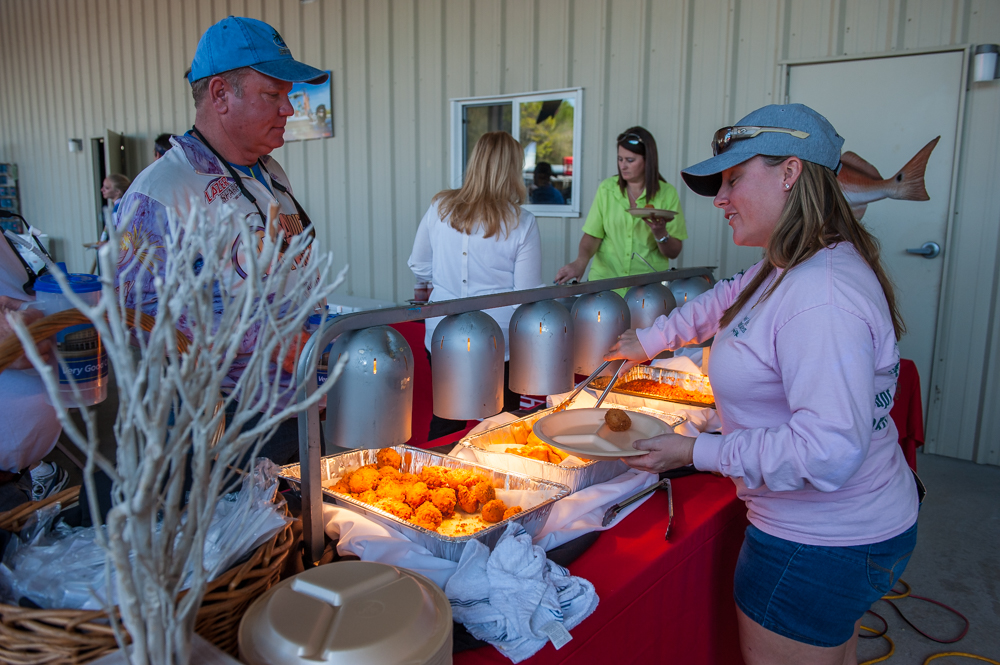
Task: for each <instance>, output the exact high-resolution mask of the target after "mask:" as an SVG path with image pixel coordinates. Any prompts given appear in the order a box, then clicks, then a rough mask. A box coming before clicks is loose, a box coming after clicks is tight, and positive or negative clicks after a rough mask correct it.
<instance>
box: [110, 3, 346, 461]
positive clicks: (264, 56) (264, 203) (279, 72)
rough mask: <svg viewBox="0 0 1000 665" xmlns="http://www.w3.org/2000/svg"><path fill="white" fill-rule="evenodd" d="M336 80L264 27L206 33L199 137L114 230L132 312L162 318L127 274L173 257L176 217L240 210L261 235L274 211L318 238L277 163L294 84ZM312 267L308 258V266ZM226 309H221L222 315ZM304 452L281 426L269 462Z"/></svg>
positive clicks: (141, 179) (176, 140)
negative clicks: (171, 217) (171, 231)
mask: <svg viewBox="0 0 1000 665" xmlns="http://www.w3.org/2000/svg"><path fill="white" fill-rule="evenodd" d="M328 77H329V74H327V73H326V72H324V71H322V70H320V69H316V68H315V67H310V66H309V65H306V64H304V63H301V62H299V61H297V60H295V58H293V57H292V53H291V50H290V49H289V48H288V46H287V45H286V44H285V42H284V40H283V39H282V38H281V35H279V34H278V31H277V30H275V29H274V28H272V27H271V26H269V25H268V24H267V23H264V22H263V21H258V20H256V19H252V18H241V17H236V16H230V17H228V18H225V19H223V20H221V21H219V22H218V23H216V24H215V25H213V26H212V27H210V28H209V29H208V30H206V31H205V34H204V35H202V37H201V40H200V41H199V42H198V47H197V49H196V50H195V54H194V60H193V61H192V62H191V69H190V71H189V72H188V73H187V80H188V82H189V83H190V84H191V94H192V96H193V97H194V105H195V122H194V127H192V128H191V129H190V130H189V131H188V132H187V133H186V134H184V135H181V136H173V137H171V139H170V142H171V144H172V145H173V146H174V148H173V149H171V150H168V151H167V152H166V153H165V154H164V155H163V157H162V158H160V159H158V160H156V161H154V162H153V163H152V164H151V165H150V166H149V167H148V168H146V169H145V170H144V171H143V172H142V173H140V174H139V176H138V177H137V178H136V179H135V182H133V183H132V186H131V187H129V189H128V191H127V192H126V193H125V196H124V197H123V198H122V200H121V203H120V205H119V207H118V213H117V216H116V219H115V225H116V227H117V228H118V229H119V232H120V233H121V236H122V246H121V249H120V252H121V254H120V259H119V262H118V265H119V269H118V273H117V274H116V275H115V282H116V286H117V287H118V289H119V290H120V291H124V292H125V294H126V297H125V302H126V306H127V307H131V308H137V307H141V308H142V310H143V311H144V312H146V313H148V314H152V315H155V314H156V308H157V300H156V291H155V286H154V284H153V280H150V279H141V275H140V273H139V271H138V270H132V271H130V270H129V264H130V259H131V257H132V256H134V255H135V254H136V253H137V252H139V251H146V252H149V251H154V252H157V253H159V254H161V255H164V254H165V253H164V250H163V247H164V246H165V245H166V243H165V242H164V241H163V238H164V237H165V236H166V233H167V210H168V209H172V210H174V211H177V212H178V213H180V214H185V213H186V212H187V211H188V210H189V209H190V208H191V206H192V205H199V206H204V207H206V208H207V209H208V211H209V213H210V217H211V214H212V213H215V214H220V215H221V214H224V211H223V210H222V207H223V206H229V207H233V208H235V209H236V210H237V211H238V213H239V214H243V215H245V216H246V218H247V221H248V223H249V224H250V227H251V228H255V229H256V230H257V232H258V233H259V234H260V233H263V232H264V228H265V226H266V225H265V219H266V215H267V213H266V211H267V210H268V208H269V206H271V205H272V204H276V205H277V206H278V222H279V224H280V227H281V229H282V231H283V232H284V234H285V237H286V238H291V237H293V236H295V235H297V234H300V233H314V231H313V228H312V224H311V222H310V221H309V217H308V215H306V213H305V211H304V210H303V209H302V207H301V206H300V205H299V203H298V202H297V201H296V200H295V198H294V196H292V187H291V184H290V183H289V182H288V177H287V176H286V175H285V172H284V170H282V168H281V166H280V165H279V164H278V162H277V161H275V160H274V159H272V158H271V157H270V153H271V151H273V150H274V149H275V148H280V147H281V146H282V145H283V144H284V142H285V140H284V133H285V122H286V121H287V119H288V118H289V116H291V115H292V114H293V113H294V111H293V109H292V105H291V103H290V102H289V100H288V93H289V92H290V91H291V89H292V84H293V83H295V82H308V83H324V82H326V80H327V78H328ZM229 246H230V247H231V248H232V251H231V253H230V255H231V268H232V273H233V274H232V279H233V282H234V283H238V282H239V280H241V279H246V277H247V270H246V260H247V257H248V255H249V254H250V253H251V252H254V251H256V248H255V247H251V246H244V245H243V243H242V240H241V239H240V237H239V234H234V236H233V238H232V242H231V243H230V245H229ZM306 261H307V257H302V262H303V265H304V264H305V262H306ZM156 264H157V265H159V266H163V265H164V262H163V261H162V260H161V261H157V262H156ZM221 307H222V303H219V311H221ZM255 343H256V339H245V340H244V343H243V348H241V352H247V353H249V352H251V351H252V350H253V347H254V344H255ZM279 375H280V376H281V378H280V380H281V381H282V383H283V384H286V385H287V384H290V383H291V382H292V377H291V376H288V375H285V374H281V373H280V372H279ZM238 378H239V371H238V370H236V371H234V372H233V373H231V375H230V377H229V383H228V385H226V386H223V387H224V388H227V387H230V388H231V387H233V386H235V383H236V381H237V379H238ZM285 429H287V430H288V431H287V432H284V433H283V430H285ZM286 434H287V436H285V435H286ZM297 450H298V432H297V428H296V424H295V421H294V420H292V421H290V422H286V423H285V424H283V425H282V429H279V431H278V434H277V435H276V436H275V437H274V438H273V439H272V441H271V442H269V443H268V444H266V445H265V446H264V449H263V451H262V453H261V454H262V455H263V456H266V457H270V458H271V459H273V460H274V461H275V462H277V463H279V464H283V463H285V462H287V461H289V460H290V458H292V457H293V456H294V455H295V453H296V452H297Z"/></svg>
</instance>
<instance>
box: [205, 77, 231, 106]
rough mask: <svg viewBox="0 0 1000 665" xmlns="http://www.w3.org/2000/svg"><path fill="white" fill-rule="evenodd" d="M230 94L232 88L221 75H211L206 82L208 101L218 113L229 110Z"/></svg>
mask: <svg viewBox="0 0 1000 665" xmlns="http://www.w3.org/2000/svg"><path fill="white" fill-rule="evenodd" d="M230 94H232V90H231V89H230V88H229V84H228V83H226V79H224V78H222V77H221V76H213V77H212V78H211V80H210V81H209V82H208V101H209V102H210V103H211V104H212V108H214V109H215V111H216V113H218V114H219V115H222V114H224V113H227V112H228V111H229V95H230Z"/></svg>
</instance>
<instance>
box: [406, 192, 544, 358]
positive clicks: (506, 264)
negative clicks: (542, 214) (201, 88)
mask: <svg viewBox="0 0 1000 665" xmlns="http://www.w3.org/2000/svg"><path fill="white" fill-rule="evenodd" d="M407 265H408V266H409V267H410V270H412V271H413V274H414V275H415V276H416V278H417V281H423V282H431V283H432V284H433V285H434V290H433V291H432V292H431V297H430V299H431V302H440V301H442V300H454V299H456V298H469V297H472V296H482V295H488V294H491V293H504V292H506V291H519V290H521V289H533V288H536V287H538V286H541V285H542V241H541V236H540V235H539V233H538V224H537V223H536V222H535V216H534V215H532V214H531V213H530V212H528V211H527V210H521V216H520V218H519V219H518V223H517V226H516V227H514V228H513V229H510V230H509V232H508V234H507V235H506V236H505V235H504V233H503V231H501V232H500V233H498V234H496V235H494V236H492V237H490V238H484V237H483V230H482V229H481V228H479V229H476V230H475V231H474V232H473V233H472V234H471V235H470V234H466V233H462V232H460V231H457V230H455V229H454V228H452V226H451V225H450V224H449V223H448V222H447V221H445V220H442V219H441V217H440V215H439V214H438V207H437V202H434V203H432V204H431V207H430V208H428V209H427V213H426V214H425V215H424V217H423V219H421V220H420V226H419V227H418V228H417V237H416V238H415V239H414V240H413V252H412V253H411V254H410V258H409V260H408V261H407ZM515 309H517V307H515V306H513V305H512V306H509V307H498V308H496V309H488V310H485V311H486V313H487V314H489V315H490V316H492V317H493V319H494V320H495V321H496V322H497V323H498V324H499V325H500V328H501V329H502V330H503V335H504V339H505V340H506V339H507V336H508V326H509V325H510V319H511V316H513V315H514V310H515ZM441 318H442V317H439V316H438V317H434V318H430V319H427V333H426V335H425V336H424V346H425V347H426V348H428V349H429V348H430V345H431V339H432V338H433V336H434V329H435V328H436V327H437V324H438V322H440V321H441ZM506 346H507V349H506V352H505V354H504V359H509V358H510V343H509V342H508V343H507V345H506Z"/></svg>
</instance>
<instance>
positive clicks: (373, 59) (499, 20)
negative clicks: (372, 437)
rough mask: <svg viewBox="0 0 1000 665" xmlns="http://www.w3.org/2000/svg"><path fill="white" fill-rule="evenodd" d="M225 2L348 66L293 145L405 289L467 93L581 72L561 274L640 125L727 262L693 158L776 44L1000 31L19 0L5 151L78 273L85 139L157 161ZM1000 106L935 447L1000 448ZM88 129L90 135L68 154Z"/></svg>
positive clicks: (648, 1)
mask: <svg viewBox="0 0 1000 665" xmlns="http://www.w3.org/2000/svg"><path fill="white" fill-rule="evenodd" d="M228 14H237V15H239V14H242V15H248V16H253V17H255V18H261V19H263V20H266V21H268V22H271V23H272V24H274V25H275V26H276V27H277V28H278V29H279V30H280V31H281V32H282V34H283V36H284V37H285V40H286V41H287V42H288V44H289V46H290V47H291V48H292V50H293V52H294V53H295V54H296V55H297V56H298V57H300V58H301V59H304V60H305V61H307V62H310V63H312V64H315V65H317V66H320V67H323V68H325V69H330V70H331V71H332V72H333V121H334V137H333V138H331V139H324V140H315V141H309V142H302V143H295V144H290V145H288V146H286V147H284V148H282V149H280V150H278V151H276V153H275V156H276V157H277V158H278V159H279V160H280V161H281V162H282V164H283V165H284V166H285V168H286V170H287V171H288V173H289V174H290V176H291V178H292V182H293V186H294V189H295V191H296V194H297V196H298V198H299V199H300V201H302V203H303V205H304V206H305V207H306V209H307V210H308V212H309V214H310V216H311V217H312V219H313V221H314V222H315V223H316V225H317V230H318V235H319V237H320V240H321V242H322V244H323V245H324V246H326V247H329V248H331V249H332V251H334V253H335V255H336V256H337V258H338V260H340V261H343V262H345V263H347V262H350V263H351V271H350V276H349V281H348V283H347V284H346V285H345V287H343V288H344V289H345V291H347V292H349V293H352V294H354V295H359V296H367V297H376V298H384V299H390V300H397V301H402V300H404V299H405V298H407V297H410V293H411V286H412V276H411V275H410V273H409V271H408V270H407V268H406V258H407V257H408V255H409V251H410V248H411V245H412V240H413V236H414V234H415V232H416V227H417V224H418V222H419V219H420V217H421V216H422V214H423V212H424V211H425V210H426V208H427V206H428V204H429V202H430V199H431V197H433V195H434V194H435V193H437V192H438V191H440V190H441V189H443V188H444V187H446V186H447V185H448V180H447V174H448V169H449V164H448V155H449V142H450V127H449V122H450V119H449V107H448V100H449V99H450V98H455V97H467V96H470V95H491V94H503V93H514V92H522V91H528V90H532V89H552V88H560V87H575V86H581V87H583V88H584V104H583V146H582V154H581V155H579V157H578V160H577V168H579V169H580V172H581V175H582V179H581V183H580V191H578V192H576V193H575V194H576V195H577V196H579V197H580V201H581V204H582V205H581V208H582V211H583V216H581V217H580V218H543V219H540V220H539V225H540V230H541V235H542V241H543V250H542V254H543V277H544V278H545V280H546V281H548V280H550V279H551V278H552V276H553V275H554V273H555V271H556V269H558V268H559V267H560V266H561V265H563V264H564V263H565V262H567V261H569V260H571V259H573V258H575V256H576V251H577V245H578V243H579V239H580V233H581V231H580V229H581V227H582V225H583V220H584V218H585V216H586V212H587V210H588V209H589V207H590V204H591V201H592V200H593V196H594V192H595V190H596V188H597V185H598V183H599V182H600V180H601V179H603V178H605V177H607V176H609V175H612V174H614V173H615V147H614V137H615V135H616V134H617V133H618V132H620V131H622V130H623V129H624V128H625V127H627V126H629V125H632V124H642V125H644V126H646V127H647V128H648V129H650V131H652V132H653V134H654V135H655V136H656V138H657V143H658V147H659V150H660V163H661V171H662V172H663V175H664V176H665V177H666V178H667V179H668V180H669V181H670V182H672V183H673V184H674V185H675V186H677V187H678V190H679V191H680V192H681V196H682V204H683V206H684V210H685V214H686V216H687V219H688V230H689V234H690V236H691V237H690V238H689V239H688V240H687V241H686V242H685V244H684V251H683V253H682V254H681V257H680V260H679V262H678V263H679V264H680V265H681V266H692V265H705V264H708V265H718V266H720V274H728V273H732V272H735V271H736V270H738V269H740V268H743V267H746V266H747V265H749V264H750V263H752V262H753V261H755V260H756V259H757V257H758V256H759V252H758V251H757V250H754V249H746V248H736V247H734V246H733V245H732V243H731V240H730V232H729V229H728V228H727V227H726V225H725V222H724V220H722V219H721V217H720V215H719V213H718V211H717V210H716V209H715V208H714V207H713V206H712V203H711V201H710V200H708V199H704V198H702V197H698V196H694V195H693V194H691V193H690V192H688V191H687V190H686V189H685V188H684V187H683V184H682V182H681V180H680V176H679V171H680V169H681V168H683V167H684V166H687V165H689V164H692V163H694V162H696V161H700V160H701V159H704V158H705V157H707V156H708V154H709V152H708V139H709V137H710V136H711V133H712V132H713V131H715V129H717V128H718V127H720V126H722V125H724V124H727V123H730V122H733V121H735V120H737V119H738V118H739V117H741V116H742V115H744V114H745V113H746V112H748V111H749V110H752V109H753V108H756V107H758V106H761V105H763V104H767V103H772V102H779V101H781V100H779V99H777V95H778V94H779V92H780V90H781V88H782V86H781V81H780V80H779V76H780V72H781V69H780V67H779V65H778V62H779V61H781V60H783V59H805V58H818V57H830V56H836V55H842V54H867V53H872V54H878V53H887V52H898V51H903V50H906V49H914V48H929V47H937V46H945V45H953V44H963V43H982V42H989V43H995V42H997V41H1000V37H998V34H1000V3H997V2H996V1H995V0H753V1H752V2H751V1H750V0H699V1H698V2H695V1H694V0H419V1H416V2H415V1H412V0H409V1H408V0H317V1H316V2H313V3H307V4H302V3H301V2H298V0H210V1H208V2H199V1H198V0H177V1H173V2H165V1H163V0H34V1H32V2H25V1H23V0H0V160H3V161H11V162H16V163H17V164H18V165H19V167H20V172H21V186H22V207H23V212H24V214H25V216H26V217H27V218H28V219H29V221H31V222H32V223H34V224H35V225H37V226H38V227H39V228H41V229H43V230H44V231H46V232H48V233H49V234H50V236H52V237H53V240H54V241H55V242H54V244H55V246H56V248H57V251H58V252H59V253H60V254H61V258H64V259H65V260H67V261H68V263H69V265H70V267H71V269H73V270H85V269H87V268H89V264H90V260H91V256H92V255H91V256H88V255H87V254H86V253H85V251H84V249H83V248H82V243H83V242H87V241H92V240H94V239H95V234H96V228H95V220H94V218H93V215H94V213H93V209H94V201H95V195H96V193H95V192H94V186H93V180H92V178H93V176H92V173H91V162H90V139H91V138H94V137H99V136H103V135H104V133H105V131H106V130H107V129H112V130H116V131H121V132H124V133H125V134H126V135H127V136H128V137H129V138H130V139H132V140H133V143H134V144H135V145H136V146H137V147H136V148H135V150H134V151H133V152H130V154H129V155H128V157H129V158H131V159H132V160H133V161H136V160H138V161H140V162H142V163H145V162H147V161H150V160H151V159H152V139H153V138H154V137H155V136H156V135H157V134H159V133H161V132H164V131H169V132H173V133H180V132H183V131H185V130H186V129H188V128H189V127H190V126H191V124H192V123H193V120H194V110H193V106H192V102H191V97H190V89H189V86H188V85H187V83H186V82H185V81H184V80H183V79H182V74H183V72H184V71H185V70H186V69H187V67H188V66H189V64H190V60H191V57H192V55H193V53H194V49H195V46H196V44H197V41H198V38H199V37H200V35H201V33H202V32H203V31H204V29H205V28H206V27H207V26H208V25H210V24H211V23H213V22H214V21H216V20H218V19H220V18H222V17H224V16H226V15H228ZM844 103H845V104H856V105H859V106H863V105H864V100H845V102H844ZM998 115H1000V84H998V83H990V84H978V85H975V86H973V87H972V88H971V89H970V91H969V93H968V98H967V103H966V118H965V129H964V137H963V142H962V151H961V159H962V162H961V175H960V182H959V187H958V190H957V192H956V210H955V213H956V214H955V222H954V233H953V238H952V247H951V248H949V249H948V250H947V253H948V255H949V258H948V261H949V263H948V267H947V274H948V287H947V288H948V291H947V292H946V293H945V296H944V298H945V300H946V306H945V313H946V322H945V323H944V324H942V327H941V330H940V331H939V339H938V345H937V353H936V368H937V369H936V370H935V375H934V378H933V381H934V383H933V386H932V395H934V398H933V399H932V400H931V403H930V404H928V405H927V411H928V414H929V415H928V428H927V431H928V441H929V443H928V446H929V448H930V449H931V450H933V451H935V452H939V453H943V454H949V455H955V456H961V457H964V458H968V459H972V458H975V459H977V460H978V461H981V462H988V463H994V464H997V463H1000V450H998V448H1000V446H998V445H997V444H996V441H997V440H1000V416H998V415H997V411H998V410H997V409H996V408H995V405H996V404H998V403H1000V380H998V379H997V378H996V377H997V375H998V374H1000V319H998V316H1000V314H998V312H1000V307H998V306H997V297H998V292H1000V274H998V270H997V269H996V266H997V264H998V257H1000V237H998V236H1000V195H998V194H997V189H996V187H995V186H994V185H995V183H996V182H997V181H998V180H1000V177H998V176H1000V160H998V158H997V155H998V154H1000V130H998V129H997V123H996V118H997V117H998ZM970 137H974V140H972V139H971V138H970ZM70 138H81V139H83V140H84V144H85V151H84V152H83V153H72V154H71V153H68V152H67V149H66V142H67V140H68V139H70ZM924 380H925V381H926V380H928V377H924Z"/></svg>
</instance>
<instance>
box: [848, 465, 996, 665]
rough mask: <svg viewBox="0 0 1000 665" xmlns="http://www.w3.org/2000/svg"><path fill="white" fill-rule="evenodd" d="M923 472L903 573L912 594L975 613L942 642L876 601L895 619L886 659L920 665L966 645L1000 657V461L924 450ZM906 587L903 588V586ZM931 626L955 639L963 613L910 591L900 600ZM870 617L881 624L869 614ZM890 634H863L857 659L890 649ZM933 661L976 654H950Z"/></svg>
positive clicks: (945, 662) (870, 622)
mask: <svg viewBox="0 0 1000 665" xmlns="http://www.w3.org/2000/svg"><path fill="white" fill-rule="evenodd" d="M917 473H919V474H920V478H921V480H923V481H924V485H926V487H927V497H926V498H925V499H924V503H923V507H922V508H921V509H920V518H919V527H918V534H917V549H916V550H915V551H914V553H913V557H912V558H911V559H910V563H909V564H908V565H907V567H906V571H905V572H904V573H903V577H902V579H903V580H905V581H906V582H907V583H908V584H909V585H910V586H911V587H912V593H914V594H916V595H918V596H925V597H927V598H933V599H934V600H937V601H940V602H942V603H944V604H945V605H948V606H950V607H953V608H955V609H956V610H958V611H959V612H961V613H962V614H964V615H965V616H966V618H968V619H969V624H970V625H969V632H968V634H967V635H966V636H965V637H964V638H963V639H962V640H961V641H959V642H957V643H955V644H936V643H935V642H932V641H931V640H929V639H927V638H925V637H922V636H921V635H919V634H918V633H917V632H916V631H914V630H913V629H912V628H910V627H909V626H907V625H906V624H905V623H904V622H903V621H902V619H900V618H899V616H898V615H897V614H896V613H895V611H894V610H893V609H892V608H891V607H890V606H889V604H888V603H886V602H883V601H879V602H877V603H875V604H874V605H873V606H872V610H873V611H875V612H878V613H879V614H880V615H882V616H883V617H885V619H886V620H887V621H888V622H889V632H888V636H889V637H890V638H891V639H892V641H893V642H895V644H896V652H895V654H894V655H893V656H892V658H890V659H889V660H888V661H886V662H888V663H900V665H903V664H906V665H910V664H915V665H920V664H922V663H923V662H924V660H926V658H927V657H928V656H930V655H932V654H936V653H942V652H948V651H961V652H966V653H971V654H975V655H978V656H985V657H987V658H991V659H993V660H994V661H1000V554H998V553H1000V467H997V466H985V465H980V464H973V463H972V462H965V461H961V460H956V459H952V458H949V457H941V456H938V455H922V454H920V455H918V456H917ZM897 588H902V587H897ZM894 602H895V603H896V605H897V606H898V607H899V608H900V609H901V610H902V611H903V612H904V613H905V614H906V616H907V617H908V618H909V619H910V621H912V622H913V623H914V624H916V625H917V626H918V627H920V629H921V630H923V631H924V632H925V633H928V634H930V635H933V636H934V637H938V638H945V639H949V638H953V637H955V636H956V635H958V633H959V632H961V630H962V622H961V620H960V619H958V618H957V617H955V616H954V615H952V614H951V613H949V612H947V611H946V610H944V609H942V608H939V607H937V606H935V605H931V604H929V603H925V602H921V601H918V600H914V599H910V598H906V599H903V600H898V601H894ZM864 624H865V625H867V626H871V627H872V628H875V629H881V624H880V623H879V621H878V620H877V619H875V618H873V617H872V616H871V615H867V616H866V618H865V620H864ZM888 650H889V645H888V643H887V642H886V641H885V640H881V639H879V640H861V644H860V646H859V647H858V660H859V662H864V661H866V660H870V659H873V658H877V657H879V656H882V655H884V654H886V653H888ZM932 662H933V664H934V665H953V664H954V665H958V664H963V665H964V664H968V663H974V662H976V661H974V660H970V659H968V658H960V657H957V656H948V657H945V658H939V659H936V660H934V661H932Z"/></svg>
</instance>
